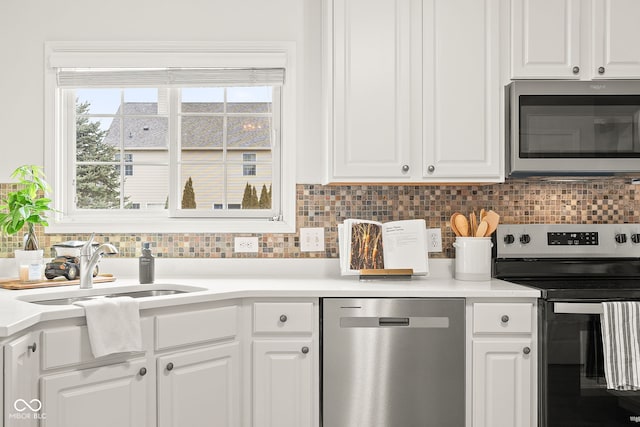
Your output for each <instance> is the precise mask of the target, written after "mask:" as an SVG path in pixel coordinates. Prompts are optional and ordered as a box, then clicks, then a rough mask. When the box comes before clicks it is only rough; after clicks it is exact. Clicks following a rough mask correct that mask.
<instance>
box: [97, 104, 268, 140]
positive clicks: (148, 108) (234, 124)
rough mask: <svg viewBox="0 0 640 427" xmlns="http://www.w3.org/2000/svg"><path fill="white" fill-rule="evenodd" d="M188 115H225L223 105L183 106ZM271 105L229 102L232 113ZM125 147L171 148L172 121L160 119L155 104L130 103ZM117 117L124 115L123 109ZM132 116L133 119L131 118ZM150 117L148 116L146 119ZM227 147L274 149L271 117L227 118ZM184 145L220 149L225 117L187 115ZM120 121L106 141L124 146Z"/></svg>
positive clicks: (125, 121) (115, 122)
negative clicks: (214, 113)
mask: <svg viewBox="0 0 640 427" xmlns="http://www.w3.org/2000/svg"><path fill="white" fill-rule="evenodd" d="M182 106H183V107H182V108H183V111H184V112H188V113H193V112H196V113H202V112H222V111H223V104H222V103H183V104H182ZM270 106H271V105H270V104H269V103H233V104H231V103H228V104H227V109H228V110H229V112H231V113H242V114H250V113H265V112H268V111H269V108H270ZM124 111H125V115H124V119H123V131H124V147H125V148H163V147H167V146H168V140H169V139H168V119H167V118H166V117H158V116H157V115H156V114H157V111H158V104H157V103H155V102H126V103H125V104H124ZM116 114H118V115H119V114H121V108H119V109H118V111H117V113H116ZM129 116H131V117H129ZM145 116H148V117H145ZM227 121H228V123H227V146H228V147H230V148H269V147H270V146H271V118H270V117H259V116H253V117H252V116H244V115H243V116H233V115H230V116H228V117H227ZM181 133H182V146H183V147H185V148H216V147H218V148H220V147H222V138H223V117H222V116H204V115H196V116H183V118H182V128H181ZM120 138H121V134H120V122H119V120H113V121H112V122H111V126H110V127H109V129H108V131H107V134H106V135H105V137H104V142H105V143H107V144H110V145H113V146H119V145H120Z"/></svg>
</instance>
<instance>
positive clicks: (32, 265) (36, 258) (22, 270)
mask: <svg viewBox="0 0 640 427" xmlns="http://www.w3.org/2000/svg"><path fill="white" fill-rule="evenodd" d="M15 257H16V265H17V267H18V278H19V279H20V281H21V282H37V281H40V280H42V277H43V275H44V250H43V249H38V250H35V251H24V250H21V249H16V251H15Z"/></svg>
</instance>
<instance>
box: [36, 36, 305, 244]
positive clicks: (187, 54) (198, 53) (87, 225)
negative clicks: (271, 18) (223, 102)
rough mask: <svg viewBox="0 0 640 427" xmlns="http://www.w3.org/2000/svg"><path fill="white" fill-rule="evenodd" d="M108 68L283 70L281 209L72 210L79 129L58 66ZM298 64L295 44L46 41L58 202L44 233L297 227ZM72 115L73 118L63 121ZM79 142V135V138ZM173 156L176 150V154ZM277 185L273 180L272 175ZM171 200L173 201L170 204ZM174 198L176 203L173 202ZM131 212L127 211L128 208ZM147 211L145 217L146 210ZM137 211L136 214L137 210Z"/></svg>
mask: <svg viewBox="0 0 640 427" xmlns="http://www.w3.org/2000/svg"><path fill="white" fill-rule="evenodd" d="M72 67H76V68H91V67H97V68H105V67H134V68H147V67H151V68H152V67H192V68H198V67H211V68H240V67H254V68H261V67H264V68H270V67H271V68H276V67H280V68H284V69H285V73H286V81H285V84H284V85H283V86H282V87H281V88H280V90H281V107H280V114H281V115H282V121H281V135H280V138H279V140H280V145H279V150H280V153H279V156H280V168H279V169H280V170H279V180H280V189H281V190H280V194H281V196H280V212H279V213H276V214H275V215H274V216H273V218H269V219H264V218H246V217H242V216H241V215H240V216H236V217H220V218H210V217H209V218H201V217H191V216H189V217H170V216H169V215H168V214H167V213H166V212H164V211H154V210H149V211H147V210H144V211H137V212H131V210H124V211H117V212H118V219H117V220H115V221H114V216H113V212H106V213H105V212H100V213H99V212H78V211H75V212H73V214H70V213H68V212H69V209H68V202H69V200H71V199H70V197H74V192H73V191H74V190H73V187H74V186H73V185H72V184H73V182H72V180H73V179H74V175H72V173H73V171H70V170H69V169H71V168H68V167H66V164H67V162H68V159H69V155H70V154H71V153H70V151H75V150H74V149H73V147H69V146H68V145H69V144H65V141H69V137H70V136H73V135H65V131H66V132H67V133H70V132H72V131H73V132H75V123H71V122H72V121H74V120H75V119H74V118H73V117H68V116H69V115H66V116H64V115H62V114H61V112H62V111H63V110H62V108H63V107H64V99H63V97H62V96H61V93H62V90H61V89H59V88H58V85H57V76H56V71H57V70H58V69H59V68H72ZM297 68H298V66H297V61H296V55H295V43H293V42H185V43H182V42H171V43H165V42H48V43H46V44H45V129H46V131H45V168H46V171H47V174H48V176H49V180H50V183H51V186H52V199H53V207H54V209H56V212H55V213H54V214H53V215H50V217H49V226H48V227H46V229H45V232H46V233H69V232H82V233H87V232H102V233H132V232H136V233H140V232H153V233H191V232H243V233H290V232H295V219H296V218H295V200H296V189H295V164H296V153H295V151H296V150H295V140H296V138H295V135H296V131H297V127H296V110H297V109H296V102H297V99H298V98H299V95H298V93H299V92H300V91H299V88H298V84H297V80H296V74H297V73H296V71H297ZM62 117H66V119H67V123H65V124H64V125H62V123H60V121H61V119H62ZM73 140H75V137H74V138H73ZM171 155H173V154H171ZM169 174H170V182H176V179H177V176H173V175H176V174H177V168H171V169H170V170H169ZM274 182H275V180H274ZM171 202H172V201H171V200H170V203H171ZM173 202H174V203H175V201H173ZM127 211H129V212H127ZM141 212H144V215H141ZM136 214H137V215H136Z"/></svg>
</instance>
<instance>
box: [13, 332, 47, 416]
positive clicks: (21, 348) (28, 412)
mask: <svg viewBox="0 0 640 427" xmlns="http://www.w3.org/2000/svg"><path fill="white" fill-rule="evenodd" d="M40 353H41V350H40V348H39V340H38V333H36V332H28V333H25V334H23V335H21V336H19V337H17V338H15V339H13V340H11V341H9V342H8V343H6V344H5V345H4V425H5V426H7V427H36V426H38V419H39V417H40V416H41V414H42V413H43V412H42V408H41V407H40V406H41V403H40V402H41V398H40V394H39V393H38V379H39V373H40V372H39V363H40Z"/></svg>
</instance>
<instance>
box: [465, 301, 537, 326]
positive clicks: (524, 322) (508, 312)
mask: <svg viewBox="0 0 640 427" xmlns="http://www.w3.org/2000/svg"><path fill="white" fill-rule="evenodd" d="M532 310H533V304H530V303H513V304H508V303H476V304H474V305H473V332H474V333H483V332H484V333H501V332H502V333H526V332H529V333H530V332H532V330H533V329H532V324H531V322H532V315H531V314H532Z"/></svg>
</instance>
